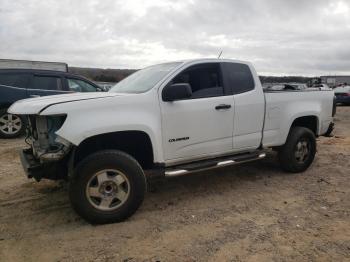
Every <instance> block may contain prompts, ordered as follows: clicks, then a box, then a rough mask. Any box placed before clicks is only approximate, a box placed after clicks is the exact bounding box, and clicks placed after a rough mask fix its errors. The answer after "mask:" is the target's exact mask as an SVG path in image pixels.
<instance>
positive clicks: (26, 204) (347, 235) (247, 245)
mask: <svg viewBox="0 0 350 262" xmlns="http://www.w3.org/2000/svg"><path fill="white" fill-rule="evenodd" d="M22 140H23V139H16V140H0V261H93V260H94V261H129V262H130V261H350V179H349V177H350V107H340V108H338V113H337V115H336V130H335V137H333V138H320V139H318V154H317V156H316V160H315V162H314V163H313V165H312V166H311V168H310V169H309V170H307V171H306V172H304V173H301V174H287V173H284V172H282V171H281V170H280V169H279V167H278V164H277V162H276V156H275V155H273V154H272V155H270V156H269V157H268V158H266V159H264V160H261V161H259V162H254V163H249V164H245V165H242V166H236V167H231V168H225V169H221V170H215V171H210V172H206V173H200V174H194V175H189V176H182V177H177V178H172V179H168V180H166V181H165V182H163V183H160V184H158V185H157V186H156V187H155V190H154V191H153V192H150V193H148V194H147V196H146V199H145V201H144V203H143V205H142V206H141V208H140V209H139V210H138V212H137V213H136V214H135V215H134V216H132V217H131V218H130V219H129V220H128V221H126V222H123V223H119V224H110V225H103V226H92V225H90V224H88V223H86V222H85V221H83V220H82V219H81V218H79V217H78V216H77V215H76V214H75V213H74V212H73V210H72V209H71V207H70V205H69V201H68V196H67V185H66V184H64V183H58V182H52V181H42V182H40V183H36V182H34V181H32V180H28V179H27V178H26V177H25V176H24V173H23V171H22V167H21V165H20V161H19V157H18V151H19V150H20V149H21V148H22V147H23V146H24V143H23V141H22Z"/></svg>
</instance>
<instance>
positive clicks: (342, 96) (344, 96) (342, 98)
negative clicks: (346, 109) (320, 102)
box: [334, 85, 350, 105]
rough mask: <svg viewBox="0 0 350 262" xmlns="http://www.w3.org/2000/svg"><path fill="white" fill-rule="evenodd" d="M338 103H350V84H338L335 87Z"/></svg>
mask: <svg viewBox="0 0 350 262" xmlns="http://www.w3.org/2000/svg"><path fill="white" fill-rule="evenodd" d="M334 94H335V97H336V99H335V101H336V103H337V104H344V105H350V86H348V85H347V86H338V87H336V88H334Z"/></svg>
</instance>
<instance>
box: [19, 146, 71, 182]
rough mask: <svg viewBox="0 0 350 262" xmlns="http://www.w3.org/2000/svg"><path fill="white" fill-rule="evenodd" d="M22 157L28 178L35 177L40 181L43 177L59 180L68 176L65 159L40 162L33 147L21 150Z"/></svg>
mask: <svg viewBox="0 0 350 262" xmlns="http://www.w3.org/2000/svg"><path fill="white" fill-rule="evenodd" d="M20 159H21V163H22V166H23V169H24V172H25V173H26V175H27V177H28V178H34V179H35V180H36V181H40V180H41V179H42V178H47V179H52V180H58V179H64V178H65V177H66V176H67V165H66V162H65V161H64V160H61V161H57V162H48V163H40V161H39V160H37V159H36V158H35V157H34V155H33V151H32V149H31V148H27V149H24V150H22V151H21V152H20Z"/></svg>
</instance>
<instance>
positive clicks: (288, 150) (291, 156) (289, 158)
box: [278, 126, 316, 173]
mask: <svg viewBox="0 0 350 262" xmlns="http://www.w3.org/2000/svg"><path fill="white" fill-rule="evenodd" d="M299 142H300V143H299ZM305 143H306V144H305ZM301 145H303V148H302V149H299V150H298V148H300V146H301ZM305 145H307V150H308V153H306V155H305V156H303V154H300V155H299V152H300V151H302V153H304V151H303V150H304V146H305ZM298 146H299V147H298ZM305 152H307V151H305ZM315 154H316V138H315V135H314V133H313V132H312V131H311V130H310V129H308V128H305V127H299V126H296V127H292V128H291V130H290V132H289V135H288V138H287V141H286V143H285V144H284V145H283V146H282V147H281V148H280V150H279V152H278V158H279V162H280V165H281V168H282V169H283V170H284V171H287V172H291V173H298V172H303V171H305V170H306V169H307V168H308V167H309V166H310V165H311V164H312V162H313V160H314V158H315Z"/></svg>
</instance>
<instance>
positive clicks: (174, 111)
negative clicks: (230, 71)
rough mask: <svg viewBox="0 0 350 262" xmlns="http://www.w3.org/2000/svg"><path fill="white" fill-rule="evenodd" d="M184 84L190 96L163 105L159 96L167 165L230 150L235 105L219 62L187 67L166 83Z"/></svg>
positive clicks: (160, 95) (163, 102)
mask: <svg viewBox="0 0 350 262" xmlns="http://www.w3.org/2000/svg"><path fill="white" fill-rule="evenodd" d="M175 83H187V84H189V85H190V86H191V89H192V97H190V98H189V99H184V100H177V101H173V102H165V101H163V100H162V94H161V90H160V93H159V99H160V105H161V114H162V132H163V151H164V155H165V160H166V162H167V163H170V164H171V163H177V162H181V160H194V159H198V158H202V157H206V156H208V155H209V156H215V155H219V154H224V153H227V152H230V151H231V150H232V132H233V115H234V114H233V113H234V103H233V96H232V95H231V93H230V90H227V89H226V88H224V85H223V81H222V74H221V67H220V64H219V63H205V64H203V63H202V64H196V65H192V66H189V67H188V68H186V69H184V70H183V71H182V72H181V73H179V74H178V75H177V76H175V77H174V78H173V79H172V80H171V81H170V82H169V83H168V85H170V84H175Z"/></svg>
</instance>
